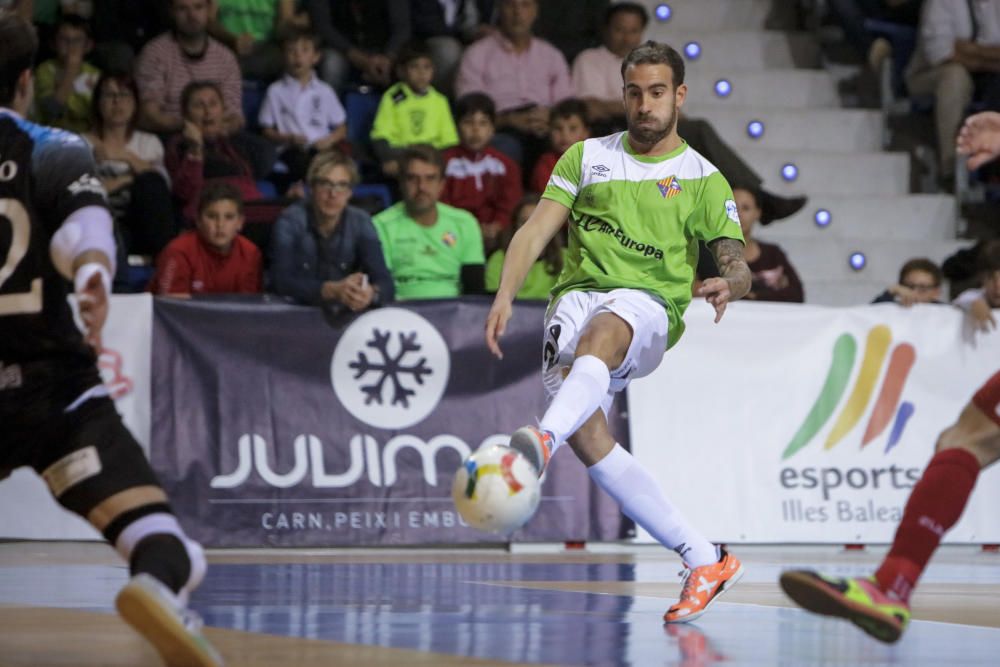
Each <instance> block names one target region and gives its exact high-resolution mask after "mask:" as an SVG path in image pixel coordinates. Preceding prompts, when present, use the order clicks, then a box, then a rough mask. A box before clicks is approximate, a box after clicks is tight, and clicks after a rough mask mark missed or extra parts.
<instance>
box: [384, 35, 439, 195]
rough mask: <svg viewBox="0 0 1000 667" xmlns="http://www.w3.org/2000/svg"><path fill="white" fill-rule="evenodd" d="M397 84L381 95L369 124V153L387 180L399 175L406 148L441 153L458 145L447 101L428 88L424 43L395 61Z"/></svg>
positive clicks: (430, 66) (430, 65)
mask: <svg viewBox="0 0 1000 667" xmlns="http://www.w3.org/2000/svg"><path fill="white" fill-rule="evenodd" d="M396 75H397V76H398V77H399V82H397V83H395V84H393V85H392V86H389V89H388V90H386V91H385V94H384V95H382V100H381V101H380V102H379V105H378V111H376V112H375V122H374V123H373V124H372V133H371V139H372V149H373V150H374V151H375V157H377V158H378V161H379V162H380V163H381V164H382V171H383V172H384V173H385V174H386V175H387V176H396V175H397V174H398V173H399V157H400V155H401V154H402V151H403V150H404V149H405V148H406V147H407V146H412V145H413V144H430V145H431V146H433V147H434V148H437V149H442V148H448V147H449V146H454V145H455V144H457V143H458V131H457V130H456V129H455V119H454V118H452V115H451V106H450V105H449V104H448V98H446V97H445V96H444V95H442V94H441V93H439V92H438V91H437V90H435V89H434V86H432V85H431V79H433V78H434V62H433V61H432V60H431V52H430V50H428V48H427V45H426V44H424V43H423V42H408V43H407V44H404V45H403V46H402V48H400V50H399V55H398V56H397V57H396Z"/></svg>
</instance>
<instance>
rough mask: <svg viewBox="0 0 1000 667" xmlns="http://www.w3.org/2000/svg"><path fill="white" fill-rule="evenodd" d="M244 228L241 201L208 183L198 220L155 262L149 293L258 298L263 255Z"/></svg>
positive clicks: (226, 186)
mask: <svg viewBox="0 0 1000 667" xmlns="http://www.w3.org/2000/svg"><path fill="white" fill-rule="evenodd" d="M241 229H243V197H242V195H241V194H240V191H239V189H238V188H237V187H235V186H234V185H232V184H230V183H226V182H224V181H215V182H212V183H208V184H207V185H206V186H205V188H204V190H202V192H201V198H200V199H199V201H198V221H197V224H196V229H195V230H194V231H187V232H184V233H183V234H181V235H180V236H178V237H177V238H176V239H174V240H173V241H171V242H170V244H169V245H168V246H167V247H166V248H164V250H163V252H162V253H160V256H159V258H157V261H156V275H154V276H153V281H152V284H151V285H150V291H152V292H155V293H156V294H169V295H175V296H182V295H183V296H190V295H191V294H240V293H242V294H256V293H259V292H260V291H261V254H260V250H258V249H257V246H255V245H254V244H253V242H252V241H250V239H248V238H246V237H245V236H243V235H241V234H240V230H241Z"/></svg>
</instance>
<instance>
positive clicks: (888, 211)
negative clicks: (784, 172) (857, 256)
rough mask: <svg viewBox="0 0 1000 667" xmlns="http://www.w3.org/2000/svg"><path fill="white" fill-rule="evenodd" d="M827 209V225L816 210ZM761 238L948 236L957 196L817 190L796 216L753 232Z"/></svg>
mask: <svg viewBox="0 0 1000 667" xmlns="http://www.w3.org/2000/svg"><path fill="white" fill-rule="evenodd" d="M820 209H823V210H826V211H828V212H829V213H830V216H831V218H830V219H831V222H830V223H829V224H828V225H826V226H825V227H820V226H818V225H817V224H816V212H817V211H819V210H820ZM754 234H755V235H757V236H759V237H760V238H761V240H767V241H772V242H774V243H779V244H780V243H784V241H785V240H786V239H810V240H815V241H822V240H828V239H851V238H856V239H870V238H873V239H885V240H890V239H891V240H900V241H907V240H913V239H926V240H927V241H948V240H951V239H954V238H955V200H954V198H953V197H949V196H945V195H902V196H895V197H888V196H887V197H861V198H857V197H840V196H833V195H816V196H814V197H812V198H810V200H809V204H808V205H807V206H806V207H805V208H804V209H802V210H801V211H800V212H799V213H797V214H796V215H794V216H792V217H790V218H787V219H785V220H782V221H780V222H777V223H775V224H772V225H769V226H767V227H759V228H757V229H756V231H755V232H754Z"/></svg>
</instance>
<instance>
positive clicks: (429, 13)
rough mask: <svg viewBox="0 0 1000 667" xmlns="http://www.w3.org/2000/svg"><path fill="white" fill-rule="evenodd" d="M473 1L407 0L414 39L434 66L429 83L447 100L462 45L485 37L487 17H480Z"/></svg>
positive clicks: (453, 82)
mask: <svg viewBox="0 0 1000 667" xmlns="http://www.w3.org/2000/svg"><path fill="white" fill-rule="evenodd" d="M477 5H478V3H477V2H475V0H444V1H443V2H442V0H410V15H411V16H412V17H413V36H414V37H415V38H417V39H419V40H422V41H423V42H424V43H425V44H427V48H428V50H429V51H430V54H431V60H432V61H433V62H434V79H433V80H432V81H431V83H432V84H433V85H434V87H435V88H437V89H438V90H440V91H441V93H442V94H444V95H447V96H450V95H451V93H452V88H453V86H454V84H455V74H456V72H457V71H458V63H459V61H460V60H461V59H462V45H463V44H467V43H469V42H472V41H475V40H476V39H477V38H478V37H481V36H483V35H485V34H486V33H487V32H488V31H489V29H490V28H488V27H487V26H486V25H484V21H489V17H485V18H484V17H482V16H480V15H479V8H478V6H477Z"/></svg>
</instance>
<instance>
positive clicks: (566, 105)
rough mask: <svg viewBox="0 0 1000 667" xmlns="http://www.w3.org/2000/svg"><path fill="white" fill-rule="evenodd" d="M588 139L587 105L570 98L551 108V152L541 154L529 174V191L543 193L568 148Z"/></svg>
mask: <svg viewBox="0 0 1000 667" xmlns="http://www.w3.org/2000/svg"><path fill="white" fill-rule="evenodd" d="M589 137H590V123H589V122H588V121H587V105H586V104H584V103H583V101H581V100H578V99H576V98H575V97H571V98H569V99H565V100H563V101H562V102H560V103H559V104H557V105H555V106H554V107H553V108H552V116H551V120H550V121H549V146H550V148H551V149H552V150H550V151H548V152H547V153H543V154H542V155H541V157H539V158H538V162H536V163H535V168H534V170H533V171H532V172H531V183H530V187H529V188H528V189H529V190H532V191H533V192H544V191H545V186H546V185H548V183H549V176H551V175H552V170H553V169H554V168H555V166H556V162H558V161H559V158H560V157H562V154H563V153H565V152H566V151H567V150H569V147H570V146H572V145H573V144H575V143H576V142H578V141H583V140H584V139H588V138H589Z"/></svg>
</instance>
